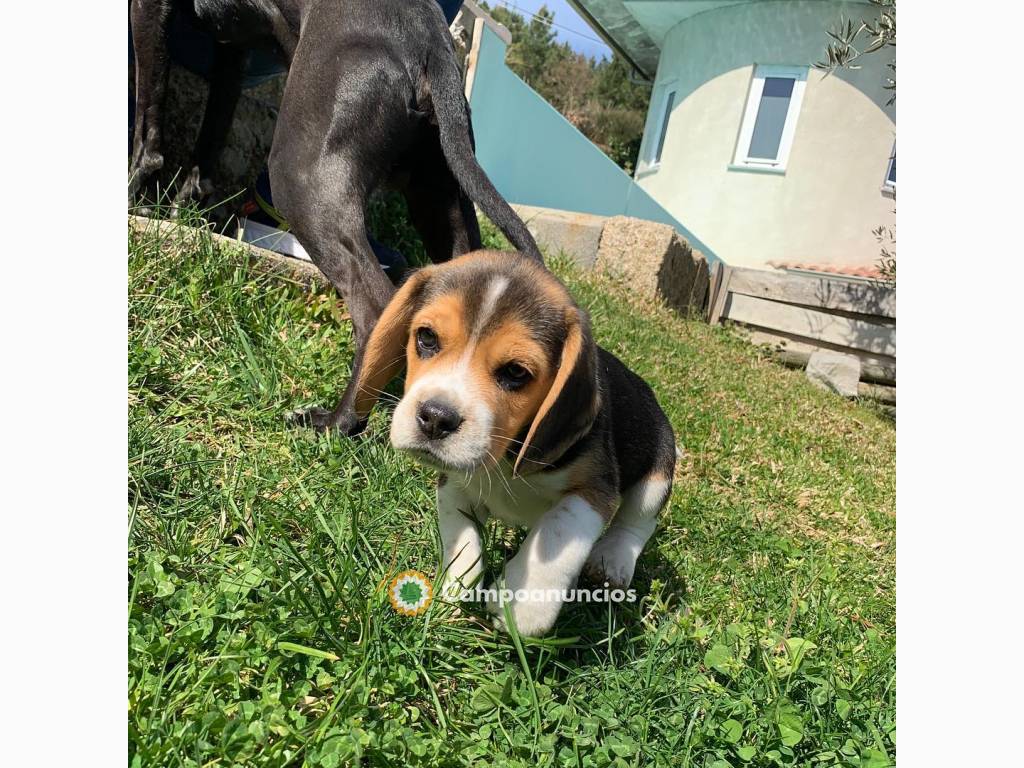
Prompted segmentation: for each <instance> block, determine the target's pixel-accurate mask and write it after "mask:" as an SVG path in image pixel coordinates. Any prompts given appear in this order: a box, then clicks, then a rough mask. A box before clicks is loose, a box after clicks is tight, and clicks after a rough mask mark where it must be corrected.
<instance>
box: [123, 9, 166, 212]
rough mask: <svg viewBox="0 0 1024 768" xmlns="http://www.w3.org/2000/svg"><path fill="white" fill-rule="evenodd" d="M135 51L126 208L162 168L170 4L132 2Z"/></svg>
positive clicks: (131, 12)
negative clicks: (133, 99)
mask: <svg viewBox="0 0 1024 768" xmlns="http://www.w3.org/2000/svg"><path fill="white" fill-rule="evenodd" d="M130 14H131V18H130V21H131V25H132V40H133V43H134V47H135V135H134V138H133V144H132V159H131V165H130V166H129V170H128V204H129V205H131V204H133V203H134V202H135V198H136V196H137V195H138V193H139V190H141V189H142V187H143V185H144V184H145V183H146V181H147V180H148V179H149V177H150V176H152V175H153V173H154V172H156V171H158V170H159V169H160V168H161V167H163V164H164V158H163V155H162V154H161V153H160V133H161V128H162V126H161V111H162V110H163V105H164V104H163V102H164V93H165V91H166V90H167V74H168V71H169V66H170V65H169V62H168V58H167V25H168V22H169V21H170V18H171V3H170V0H132V3H131V6H130Z"/></svg>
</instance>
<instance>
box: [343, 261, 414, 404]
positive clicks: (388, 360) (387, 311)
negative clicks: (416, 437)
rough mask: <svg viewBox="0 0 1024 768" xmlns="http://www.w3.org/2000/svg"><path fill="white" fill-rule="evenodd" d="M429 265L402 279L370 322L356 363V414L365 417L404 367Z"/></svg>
mask: <svg viewBox="0 0 1024 768" xmlns="http://www.w3.org/2000/svg"><path fill="white" fill-rule="evenodd" d="M428 272H429V268H427V269H421V270H419V271H417V272H414V273H413V275H412V276H411V277H410V278H409V279H408V280H406V281H405V283H404V284H403V285H402V287H401V288H400V289H399V290H398V292H397V293H396V294H395V295H394V296H392V297H391V301H390V302H388V305H387V306H386V307H385V308H384V312H383V313H382V314H381V316H380V318H378V320H377V324H376V325H375V326H373V331H372V332H371V333H370V338H369V339H368V340H367V342H366V348H365V351H364V352H363V362H362V365H360V366H359V374H358V376H359V379H358V382H357V387H358V388H357V390H356V405H355V410H356V414H357V415H358V416H359V418H360V419H365V418H366V417H367V415H369V413H370V410H371V409H372V408H373V406H374V404H375V403H376V402H377V398H378V397H379V396H380V394H381V392H382V390H383V389H384V387H386V386H387V385H388V382H390V381H391V380H392V379H393V378H395V376H397V375H398V374H399V372H400V371H402V369H404V368H405V347H406V344H407V343H408V341H409V323H410V322H412V314H413V311H414V310H415V307H416V301H417V299H418V298H419V296H420V294H421V293H422V291H423V287H424V286H425V285H426V284H427V279H428Z"/></svg>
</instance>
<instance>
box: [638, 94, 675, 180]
mask: <svg viewBox="0 0 1024 768" xmlns="http://www.w3.org/2000/svg"><path fill="white" fill-rule="evenodd" d="M676 86H677V81H676V80H667V81H665V82H664V83H662V84H661V104H660V106H659V107H658V119H657V120H656V121H655V122H654V131H653V132H652V133H651V137H650V139H651V140H650V143H649V144H648V146H647V152H646V155H647V157H646V162H645V163H644V170H654V169H656V168H660V167H661V158H660V157H658V146H659V145H660V146H661V149H662V155H664V149H665V139H667V138H668V126H669V122H670V121H671V119H672V113H671V111H669V109H668V100H669V97H672V102H673V103H672V106H673V107H675V106H677V105H676V103H675V96H676V94H677V93H678V92H679V89H678V88H677V87H676Z"/></svg>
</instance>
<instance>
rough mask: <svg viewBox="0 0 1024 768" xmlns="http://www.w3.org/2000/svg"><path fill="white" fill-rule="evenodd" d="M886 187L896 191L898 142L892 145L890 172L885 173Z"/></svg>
mask: <svg viewBox="0 0 1024 768" xmlns="http://www.w3.org/2000/svg"><path fill="white" fill-rule="evenodd" d="M885 186H887V187H892V188H893V189H896V142H893V144H892V155H890V156H889V170H888V171H886V173H885Z"/></svg>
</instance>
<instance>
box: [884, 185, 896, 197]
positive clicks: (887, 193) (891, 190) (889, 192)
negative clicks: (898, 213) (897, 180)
mask: <svg viewBox="0 0 1024 768" xmlns="http://www.w3.org/2000/svg"><path fill="white" fill-rule="evenodd" d="M882 197H888V198H891V199H893V200H895V199H896V187H894V186H891V185H890V184H883V185H882Z"/></svg>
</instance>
